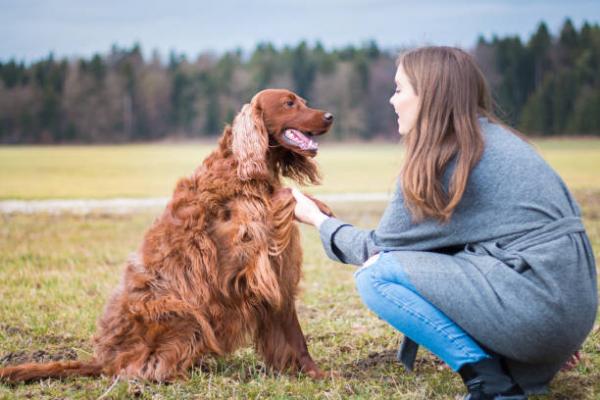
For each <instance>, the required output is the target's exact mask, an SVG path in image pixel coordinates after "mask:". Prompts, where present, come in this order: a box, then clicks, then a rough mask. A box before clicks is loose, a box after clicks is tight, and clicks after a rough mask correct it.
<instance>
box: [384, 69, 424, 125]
mask: <svg viewBox="0 0 600 400" xmlns="http://www.w3.org/2000/svg"><path fill="white" fill-rule="evenodd" d="M394 80H395V81H396V91H395V92H394V95H393V96H392V97H391V98H390V104H391V105H392V106H393V107H394V111H396V114H397V115H398V132H399V133H400V135H406V134H407V133H408V132H410V130H411V129H413V128H414V126H415V123H416V121H417V115H418V113H419V97H418V96H417V95H416V94H415V91H414V89H413V87H412V85H411V84H410V81H409V79H408V76H406V74H405V73H404V69H403V68H402V65H399V66H398V70H397V71H396V77H395V79H394Z"/></svg>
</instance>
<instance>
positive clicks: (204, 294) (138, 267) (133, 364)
mask: <svg viewBox="0 0 600 400" xmlns="http://www.w3.org/2000/svg"><path fill="white" fill-rule="evenodd" d="M332 122H333V115H331V114H330V113H327V112H324V111H321V110H316V109H312V108H309V107H307V105H306V102H305V100H303V99H302V98H300V97H299V96H297V95H296V94H294V93H292V92H290V91H287V90H283V89H268V90H264V91H262V92H259V93H258V94H256V95H255V96H254V98H253V99H252V101H251V103H250V104H246V105H244V106H243V108H242V110H241V112H240V113H239V114H238V115H237V116H236V117H235V119H234V121H233V124H232V126H229V125H228V126H226V127H225V129H224V132H223V135H222V137H221V139H220V141H219V145H218V148H217V149H216V150H215V151H214V152H213V153H212V154H210V155H209V156H208V157H207V158H206V159H205V160H204V162H203V163H202V165H201V166H199V167H198V168H197V169H196V170H195V172H194V173H193V174H192V175H191V176H190V177H188V178H183V179H181V180H179V182H178V183H177V185H176V187H175V191H174V193H173V197H172V198H171V200H170V202H169V204H168V205H167V207H166V209H165V210H164V212H163V213H162V215H161V216H160V217H159V218H157V219H156V221H155V222H154V223H153V225H152V226H151V227H150V228H149V230H148V231H147V232H146V234H145V236H144V240H143V242H142V245H141V246H140V248H139V250H138V251H137V253H136V254H135V255H133V256H132V257H131V258H130V260H129V261H128V262H127V264H126V266H125V271H124V275H123V278H122V281H121V283H120V284H119V286H118V287H117V289H116V291H115V292H114V294H113V295H112V297H111V299H110V300H109V302H108V304H107V306H106V309H105V311H104V314H103V315H102V316H101V318H100V320H99V323H98V328H97V332H96V334H95V335H94V337H93V339H92V341H93V346H94V357H93V359H92V360H91V361H87V362H86V361H65V362H51V363H46V364H35V363H33V364H23V365H18V366H9V367H6V368H1V369H0V380H4V381H5V382H19V381H32V380H38V379H42V378H49V377H51V378H62V377H67V376H77V375H80V376H82V375H83V376H98V375H101V374H105V375H109V376H116V375H120V376H124V377H127V378H142V379H147V380H152V381H159V382H162V381H171V380H174V379H177V378H180V377H185V376H187V371H188V369H189V368H190V367H191V366H192V365H194V363H196V362H198V361H199V360H201V358H202V357H203V356H207V355H224V354H227V353H231V352H232V351H234V350H235V349H237V348H239V347H240V346H243V345H244V344H247V343H248V342H252V343H253V344H254V347H255V348H256V350H257V351H258V353H259V354H260V355H261V356H262V358H263V359H264V361H265V363H266V365H267V366H268V367H269V368H270V369H271V370H275V371H292V372H303V373H306V374H307V375H309V376H311V377H313V378H320V377H322V376H323V372H322V371H321V370H320V369H319V368H318V367H317V365H316V364H315V362H314V361H313V359H312V358H311V356H310V354H309V352H308V349H307V346H306V341H305V338H304V335H303V333H302V330H301V328H300V324H299V322H298V317H297V314H296V309H295V303H294V301H295V298H296V295H297V287H298V282H299V280H300V275H301V264H302V249H301V247H300V236H299V230H298V227H297V224H296V223H295V222H294V206H295V202H294V199H293V197H292V195H291V191H290V190H289V189H285V188H283V185H282V177H289V178H291V179H294V180H295V181H297V182H299V183H301V184H304V183H318V182H319V179H320V177H319V173H318V169H317V166H316V164H315V163H314V161H313V160H312V158H313V157H314V156H315V155H316V153H317V149H318V145H317V143H316V142H315V141H314V140H313V137H314V136H317V135H321V134H324V133H326V132H327V130H328V129H329V128H330V126H331V124H332ZM319 206H320V207H321V209H322V210H323V211H324V212H326V213H328V214H331V212H330V211H329V209H328V208H327V206H325V205H324V204H322V203H319Z"/></svg>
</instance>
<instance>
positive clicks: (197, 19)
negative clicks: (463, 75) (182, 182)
mask: <svg viewBox="0 0 600 400" xmlns="http://www.w3.org/2000/svg"><path fill="white" fill-rule="evenodd" d="M566 17H570V18H571V19H572V20H573V22H574V23H575V25H576V26H577V28H579V27H580V26H581V24H582V23H583V21H584V20H587V21H589V22H593V23H598V22H599V21H600V0H571V1H558V0H545V1H542V0H529V1H523V0H518V1H517V0H485V1H466V0H465V1H454V2H452V1H442V0H439V1H436V0H432V1H426V0H423V1H419V0H413V1H391V0H372V1H366V0H365V1H362V0H320V1H318V0H317V1H315V0H289V1H285V0H279V1H274V0H262V1H251V0H247V1H236V0H218V1H200V0H197V1H191V0H169V1H162V2H154V1H151V0H133V1H128V0H119V1H115V0H95V1H91V0H79V1H77V0H0V60H8V59H11V58H16V59H17V60H25V61H32V60H36V59H39V58H41V57H44V56H46V55H48V54H49V53H50V52H53V53H54V55H55V56H57V57H63V56H89V55H91V54H93V53H96V52H101V53H105V52H107V51H108V50H109V49H110V46H111V45H112V44H113V43H116V44H118V45H119V46H127V47H129V46H131V45H132V44H133V43H135V42H136V41H137V42H139V43H140V44H141V45H142V48H143V49H144V52H145V53H146V54H149V53H150V51H151V50H152V49H158V50H159V51H160V52H161V54H162V55H163V56H166V55H167V54H168V52H169V51H171V50H175V51H177V52H183V53H186V54H187V55H188V56H190V57H195V56H196V55H197V54H198V53H200V52H203V51H207V50H213V51H215V52H222V51H224V50H232V49H235V48H237V47H241V48H242V49H244V50H252V49H253V48H254V46H255V45H256V43H258V42H259V41H270V42H273V43H275V44H276V45H277V46H282V45H285V44H291V45H294V44H297V43H298V42H299V41H301V40H307V41H308V42H309V43H310V44H313V43H314V42H315V41H316V40H320V41H321V42H322V43H323V44H324V45H325V46H326V47H327V48H332V47H341V46H344V45H347V44H355V45H360V44H361V43H363V42H364V41H366V40H370V39H374V40H375V41H376V42H377V43H378V44H379V45H380V46H381V47H384V48H398V47H402V46H414V45H421V44H439V45H442V44H443V45H458V46H462V47H466V48H470V47H472V46H473V45H474V44H475V41H476V39H477V37H478V36H479V35H484V36H486V37H488V38H490V37H491V35H492V34H497V35H499V36H504V35H508V34H510V35H515V34H516V35H521V37H522V38H527V37H529V35H530V34H531V33H532V32H533V31H534V30H535V28H536V27H537V25H538V23H539V22H540V21H542V20H544V21H546V23H547V24H548V26H549V28H550V30H551V32H552V33H553V34H555V33H556V32H558V29H559V28H560V26H561V25H562V23H563V22H564V20H565V18H566Z"/></svg>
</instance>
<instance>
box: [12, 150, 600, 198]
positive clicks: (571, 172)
mask: <svg viewBox="0 0 600 400" xmlns="http://www.w3.org/2000/svg"><path fill="white" fill-rule="evenodd" d="M534 143H535V145H536V146H537V147H538V148H539V149H540V151H541V153H542V155H543V156H544V158H545V159H546V160H548V162H549V163H550V164H551V165H552V166H553V167H554V168H555V169H556V170H557V171H558V173H559V174H560V175H561V176H562V177H563V178H564V179H565V181H566V182H567V184H568V185H569V187H570V188H572V189H591V190H600V172H598V171H600V140H599V139H596V140H594V139H581V140H575V141H566V140H542V141H534ZM214 147H215V145H211V144H196V143H187V144H144V145H122V146H87V147H81V146H59V147H37V146H25V147H0V199H43V198H54V199H57V198H111V197H165V196H169V195H170V194H171V191H172V189H173V187H174V186H175V182H176V181H177V179H178V178H179V177H182V176H187V175H189V174H190V173H191V172H192V171H193V170H194V168H195V167H196V166H198V165H199V164H200V163H201V162H202V160H203V159H204V157H205V156H206V155H207V154H208V153H209V152H210V151H212V150H213V149H214ZM401 157H402V152H401V149H400V147H399V146H398V145H397V144H395V143H388V144H369V143H364V144H334V143H331V144H330V143H324V144H323V145H322V146H321V152H320V154H319V155H318V156H317V160H318V162H319V164H320V165H321V167H322V172H323V176H324V182H323V185H322V186H319V187H315V188H311V189H310V191H312V192H314V193H339V192H388V191H390V190H392V188H393V185H394V178H395V176H396V174H397V173H398V171H399V168H400V163H401Z"/></svg>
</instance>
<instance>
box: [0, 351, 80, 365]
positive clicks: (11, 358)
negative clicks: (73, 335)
mask: <svg viewBox="0 0 600 400" xmlns="http://www.w3.org/2000/svg"><path fill="white" fill-rule="evenodd" d="M76 359H77V352H76V351H75V350H73V349H72V348H70V347H61V348H58V349H54V350H51V351H46V350H36V351H33V352H27V351H15V352H12V353H8V354H5V355H4V356H2V357H1V358H0V365H16V364H24V363H30V362H37V363H46V362H50V361H63V360H76Z"/></svg>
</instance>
